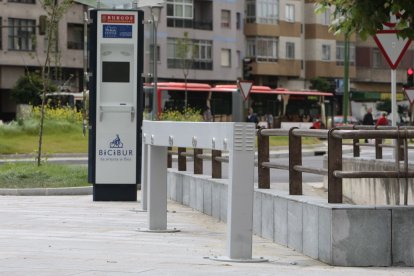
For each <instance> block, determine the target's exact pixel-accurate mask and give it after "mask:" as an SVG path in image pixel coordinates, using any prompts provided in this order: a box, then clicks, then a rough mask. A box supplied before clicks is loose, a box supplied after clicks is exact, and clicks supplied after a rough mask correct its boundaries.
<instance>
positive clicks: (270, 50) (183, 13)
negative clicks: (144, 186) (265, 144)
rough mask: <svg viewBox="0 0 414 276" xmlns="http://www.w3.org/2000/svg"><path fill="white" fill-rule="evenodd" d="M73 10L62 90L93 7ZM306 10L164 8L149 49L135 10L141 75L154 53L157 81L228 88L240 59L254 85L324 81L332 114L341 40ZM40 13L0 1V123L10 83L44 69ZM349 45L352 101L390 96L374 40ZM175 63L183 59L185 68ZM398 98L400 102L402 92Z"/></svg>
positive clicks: (78, 77)
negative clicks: (331, 89)
mask: <svg viewBox="0 0 414 276" xmlns="http://www.w3.org/2000/svg"><path fill="white" fill-rule="evenodd" d="M76 2H77V3H76V4H75V5H73V6H72V7H71V8H70V10H69V12H68V13H66V14H65V16H64V18H63V19H62V20H61V22H60V23H59V32H58V40H57V41H58V43H57V45H56V47H57V48H56V49H58V51H56V52H59V53H61V55H60V58H59V68H62V69H61V70H60V71H59V72H60V73H59V74H57V75H56V76H57V77H56V83H57V85H58V86H60V87H62V88H64V89H67V90H70V91H79V90H81V89H80V87H82V73H83V72H82V67H83V59H82V53H83V43H82V41H83V27H82V24H83V14H84V12H85V11H86V10H87V5H91V3H92V2H95V4H96V1H92V0H82V1H76ZM102 2H103V3H104V2H105V1H102ZM112 2H114V1H112ZM314 4H315V1H314V0H238V1H236V0H166V1H165V5H164V8H163V9H162V11H161V15H160V22H159V23H158V27H157V47H153V45H152V43H153V42H152V36H151V35H152V25H151V24H149V22H148V20H149V19H150V11H149V9H148V8H143V10H144V12H145V20H144V23H145V34H144V38H145V41H144V76H143V77H144V78H145V80H146V81H152V78H151V76H150V74H151V73H152V72H153V66H154V63H153V61H152V54H151V52H152V51H153V50H154V49H156V51H157V53H158V55H157V56H158V60H157V61H156V66H157V71H158V74H157V75H158V81H183V80H184V79H185V78H187V80H188V81H190V82H207V83H210V84H218V83H221V84H222V83H235V81H236V80H237V79H238V78H241V77H242V67H243V66H242V61H243V59H244V58H249V59H250V60H252V64H251V67H252V70H251V75H252V79H253V80H254V83H255V84H257V85H267V86H270V87H274V88H276V87H283V88H288V89H307V88H309V86H310V80H311V79H312V78H315V77H323V78H327V79H329V80H330V81H331V82H332V83H333V84H336V88H337V95H336V97H337V103H338V107H341V106H342V105H341V102H342V97H343V96H342V94H341V93H342V85H343V68H344V45H345V43H344V37H343V36H333V34H331V33H329V31H328V25H329V23H330V20H331V17H330V12H329V11H328V12H326V13H324V14H315V13H314ZM43 14H45V12H44V10H43V9H42V8H41V5H40V3H39V1H38V0H0V26H1V28H0V119H2V120H9V119H10V118H13V116H14V112H15V104H14V103H13V101H12V100H11V99H10V89H11V88H12V87H13V85H14V84H15V82H16V80H17V79H18V78H19V77H20V76H21V75H23V74H24V72H25V71H33V70H38V69H39V68H40V65H41V63H42V62H43V61H44V56H45V55H44V52H45V43H46V42H47V37H45V36H44V35H40V34H39V33H38V27H37V26H38V25H39V16H40V15H43ZM33 37H36V39H33ZM183 38H187V39H188V41H186V42H185V43H188V44H189V45H191V47H190V48H191V49H192V50H191V51H189V53H188V54H187V56H185V57H183V56H182V54H181V53H180V47H181V46H180V44H182V43H183ZM349 42H350V63H349V64H350V67H349V76H350V88H351V91H352V93H351V100H353V101H355V102H360V103H363V104H365V103H366V102H369V101H371V102H375V101H377V100H381V99H385V98H387V97H389V96H388V95H389V94H390V93H389V91H390V70H389V67H388V65H387V64H386V62H385V59H384V58H383V57H382V55H381V53H380V51H379V49H378V47H377V46H376V45H375V43H374V42H373V40H372V39H368V40H367V41H361V40H360V39H358V38H357V36H355V35H352V36H351V37H350V40H349ZM413 51H414V46H411V47H410V49H409V51H408V52H407V54H406V55H405V56H404V58H403V60H402V62H401V64H400V66H399V68H398V70H397V83H398V90H400V88H401V86H402V84H403V83H405V81H406V75H405V72H406V69H407V68H408V67H413V56H414V54H413ZM183 59H187V60H191V64H190V65H189V66H187V67H186V68H184V69H183V68H182V67H183V66H182V64H183V63H182V60H183ZM374 95H375V97H374ZM398 97H399V98H403V96H402V94H399V96H398ZM365 106H366V104H365V105H364V107H365ZM358 108H362V105H361V107H358ZM337 112H339V113H340V112H341V110H340V109H339V110H337Z"/></svg>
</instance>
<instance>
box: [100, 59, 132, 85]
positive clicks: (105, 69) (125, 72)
mask: <svg viewBox="0 0 414 276" xmlns="http://www.w3.org/2000/svg"><path fill="white" fill-rule="evenodd" d="M102 82H129V62H120V61H103V62H102Z"/></svg>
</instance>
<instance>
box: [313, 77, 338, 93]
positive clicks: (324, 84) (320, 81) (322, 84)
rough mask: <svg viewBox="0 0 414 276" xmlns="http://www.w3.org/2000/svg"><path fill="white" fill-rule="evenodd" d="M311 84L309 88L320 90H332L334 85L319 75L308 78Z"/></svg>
mask: <svg viewBox="0 0 414 276" xmlns="http://www.w3.org/2000/svg"><path fill="white" fill-rule="evenodd" d="M310 83H311V86H310V87H309V88H310V89H315V90H318V91H322V92H334V90H335V89H333V88H334V86H333V85H332V84H331V83H330V82H329V81H328V80H327V79H326V78H321V77H316V78H313V79H311V80H310Z"/></svg>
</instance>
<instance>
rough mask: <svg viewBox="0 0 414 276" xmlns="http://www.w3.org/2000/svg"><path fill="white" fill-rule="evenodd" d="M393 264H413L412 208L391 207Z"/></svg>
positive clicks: (413, 217)
mask: <svg viewBox="0 0 414 276" xmlns="http://www.w3.org/2000/svg"><path fill="white" fill-rule="evenodd" d="M391 212H392V260H393V265H398V266H401V265H402V266H414V210H413V209H411V210H409V209H405V210H404V209H392V210H391Z"/></svg>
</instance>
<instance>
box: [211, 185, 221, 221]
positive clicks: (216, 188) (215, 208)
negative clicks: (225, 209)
mask: <svg viewBox="0 0 414 276" xmlns="http://www.w3.org/2000/svg"><path fill="white" fill-rule="evenodd" d="M221 186H223V184H221V183H217V182H212V184H211V191H212V192H211V198H212V202H211V214H212V216H213V217H214V218H216V219H218V220H220V194H221Z"/></svg>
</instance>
